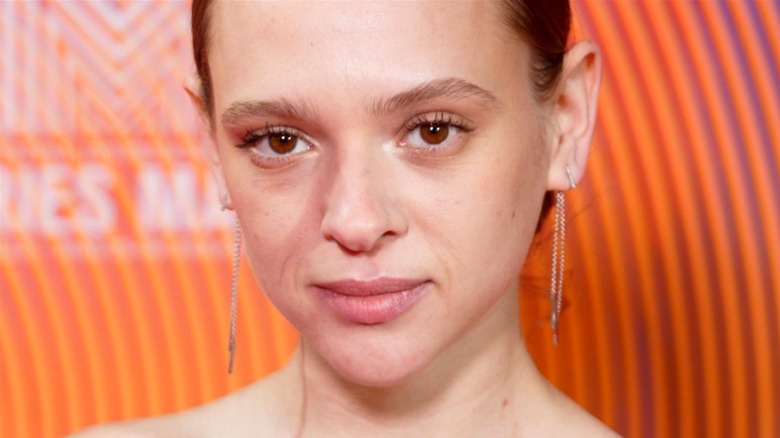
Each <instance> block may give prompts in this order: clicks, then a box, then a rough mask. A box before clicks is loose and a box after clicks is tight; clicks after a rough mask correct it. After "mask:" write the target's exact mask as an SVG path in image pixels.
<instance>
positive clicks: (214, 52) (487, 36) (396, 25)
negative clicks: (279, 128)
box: [208, 1, 527, 107]
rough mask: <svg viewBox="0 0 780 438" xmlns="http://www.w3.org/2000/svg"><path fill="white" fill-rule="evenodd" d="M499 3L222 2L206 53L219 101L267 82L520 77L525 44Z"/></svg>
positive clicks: (307, 85) (288, 87)
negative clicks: (510, 25)
mask: <svg viewBox="0 0 780 438" xmlns="http://www.w3.org/2000/svg"><path fill="white" fill-rule="evenodd" d="M496 4H497V3H496V2H479V1H476V2H474V1H453V2H406V1H403V2H395V1H369V2H356V1H342V2H322V1H320V2H254V1H217V2H215V3H214V4H213V5H212V11H211V12H212V15H211V19H212V23H211V25H212V26H211V35H210V38H211V42H210V45H209V54H208V56H209V64H210V68H211V74H212V80H213V82H214V90H215V101H216V104H217V106H218V107H219V106H220V101H223V102H224V101H228V100H232V99H240V98H246V97H248V96H250V95H257V94H258V93H260V94H263V93H266V94H267V93H268V90H275V91H276V92H277V93H279V94H283V95H289V94H290V93H293V94H295V93H297V94H300V93H304V92H305V91H306V90H309V89H311V88H319V90H320V91H322V89H323V88H325V89H330V90H337V89H343V88H345V87H353V88H360V87H361V86H366V87H368V88H376V87H382V86H384V85H388V86H398V87H403V86H408V85H414V84H418V83H421V82H425V81H430V80H433V79H437V78H445V77H460V78H463V79H465V80H467V81H470V82H474V83H477V84H478V85H480V86H484V87H485V88H490V87H491V84H495V85H499V84H501V83H502V81H507V80H509V79H512V80H513V81H517V80H518V79H522V78H521V76H524V74H525V71H526V70H527V69H525V68H524V67H525V66H527V48H526V47H525V46H524V44H522V43H520V42H518V40H517V39H516V38H514V37H513V36H512V33H511V31H510V30H509V29H508V28H507V25H506V24H504V22H503V20H502V18H501V12H500V11H499V8H498V7H497V6H496ZM341 91H343V90H341ZM364 91H365V90H364Z"/></svg>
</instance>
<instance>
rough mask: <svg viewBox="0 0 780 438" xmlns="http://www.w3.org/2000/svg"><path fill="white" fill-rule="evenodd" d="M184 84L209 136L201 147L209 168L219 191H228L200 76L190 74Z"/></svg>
mask: <svg viewBox="0 0 780 438" xmlns="http://www.w3.org/2000/svg"><path fill="white" fill-rule="evenodd" d="M183 85H184V91H186V92H187V95H188V96H189V98H190V102H192V106H193V107H194V108H195V111H196V112H197V113H198V116H199V117H200V121H201V127H202V129H203V130H204V131H205V132H206V134H207V135H206V138H208V140H207V141H204V142H203V143H202V144H201V148H202V151H203V156H204V157H205V158H206V162H207V163H208V166H209V169H211V174H212V175H213V176H214V180H215V181H216V182H217V190H218V192H217V193H228V190H227V184H225V177H224V175H223V173H222V165H221V164H220V160H219V153H218V151H217V138H216V135H215V132H214V125H213V123H212V122H211V116H210V115H209V112H208V109H207V108H206V105H205V102H203V98H202V97H201V93H200V90H201V84H200V78H198V76H197V75H195V74H193V75H190V76H189V77H187V78H186V79H185V80H184V84H183ZM220 196H222V195H220Z"/></svg>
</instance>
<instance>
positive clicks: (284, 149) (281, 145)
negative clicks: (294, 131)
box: [268, 132, 298, 154]
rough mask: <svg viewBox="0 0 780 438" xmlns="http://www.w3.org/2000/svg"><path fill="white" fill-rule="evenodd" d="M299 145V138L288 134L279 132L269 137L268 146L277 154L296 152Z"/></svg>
mask: <svg viewBox="0 0 780 438" xmlns="http://www.w3.org/2000/svg"><path fill="white" fill-rule="evenodd" d="M297 144H298V137H296V136H294V135H291V134H288V133H286V132H279V133H275V134H269V135H268V146H269V147H270V148H271V150H272V151H274V152H276V153H277V154H289V153H290V152H292V151H293V150H295V145H297Z"/></svg>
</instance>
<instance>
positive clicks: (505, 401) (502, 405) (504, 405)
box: [501, 399, 509, 408]
mask: <svg viewBox="0 0 780 438" xmlns="http://www.w3.org/2000/svg"><path fill="white" fill-rule="evenodd" d="M508 404H509V400H508V399H504V401H502V402H501V407H502V408H505V407H507V405H508Z"/></svg>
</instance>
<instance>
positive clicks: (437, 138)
mask: <svg viewBox="0 0 780 438" xmlns="http://www.w3.org/2000/svg"><path fill="white" fill-rule="evenodd" d="M449 134H450V127H449V126H447V125H439V124H437V123H426V124H423V125H420V138H422V140H423V141H424V142H426V143H428V144H433V145H436V144H441V143H442V142H443V141H444V140H446V139H447V136H449Z"/></svg>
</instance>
